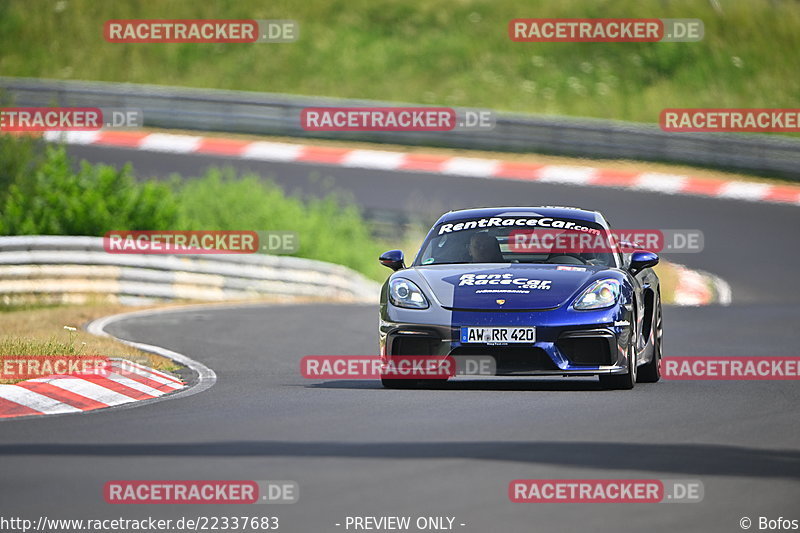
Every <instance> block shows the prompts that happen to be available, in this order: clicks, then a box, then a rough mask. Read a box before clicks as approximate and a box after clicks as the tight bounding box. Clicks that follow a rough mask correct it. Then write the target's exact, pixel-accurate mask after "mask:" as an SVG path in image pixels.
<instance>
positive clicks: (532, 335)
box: [461, 326, 536, 344]
mask: <svg viewBox="0 0 800 533" xmlns="http://www.w3.org/2000/svg"><path fill="white" fill-rule="evenodd" d="M461 342H462V343H470V344H475V343H477V344H512V343H515V344H519V343H523V344H533V343H534V342H536V328H505V327H501V328H484V327H471V326H464V327H462V328H461Z"/></svg>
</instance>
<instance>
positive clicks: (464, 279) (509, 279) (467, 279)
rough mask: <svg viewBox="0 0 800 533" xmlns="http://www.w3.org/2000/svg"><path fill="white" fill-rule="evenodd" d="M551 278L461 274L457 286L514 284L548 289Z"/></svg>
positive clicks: (527, 287) (528, 287)
mask: <svg viewBox="0 0 800 533" xmlns="http://www.w3.org/2000/svg"><path fill="white" fill-rule="evenodd" d="M551 283H552V281H551V280H547V279H530V278H515V277H514V275H513V274H462V275H461V277H460V278H459V280H458V286H459V287H463V286H465V285H470V286H483V285H514V286H516V287H517V288H521V289H540V290H549V289H550V284H551Z"/></svg>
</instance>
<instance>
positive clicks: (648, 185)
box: [44, 130, 800, 205]
mask: <svg viewBox="0 0 800 533" xmlns="http://www.w3.org/2000/svg"><path fill="white" fill-rule="evenodd" d="M44 138H45V139H47V140H49V141H61V142H65V143H67V144H83V145H99V146H116V147H124V148H130V149H138V150H146V151H153V152H172V153H178V154H204V155H219V156H225V157H238V158H241V159H252V160H262V161H280V162H298V163H316V164H326V165H336V166H341V167H351V168H369V169H378V170H394V171H406V172H426V173H431V174H441V175H453V176H467V177H474V178H497V179H509V180H522V181H535V182H541V183H558V184H564V185H578V186H591V187H615V188H621V189H630V190H638V191H647V192H657V193H663V194H682V195H690V196H703V197H712V198H724V199H736V200H747V201H752V202H771V203H778V204H791V205H800V185H773V184H769V183H761V182H755V181H742V180H724V179H713V178H699V177H693V176H688V175H683V174H666V173H660V172H636V171H626V170H619V169H607V168H605V169H604V168H595V167H589V166H568V165H543V164H536V163H526V162H518V161H506V160H502V159H480V158H473V157H451V156H445V155H436V154H423V153H407V152H390V151H380V150H360V149H359V150H354V149H350V148H336V147H331V146H314V145H306V144H292V143H279V142H263V141H248V140H242V139H226V138H221V137H200V136H194V135H174V134H168V133H146V132H138V131H120V130H116V131H114V130H100V131H71V132H56V131H52V132H46V133H45V134H44Z"/></svg>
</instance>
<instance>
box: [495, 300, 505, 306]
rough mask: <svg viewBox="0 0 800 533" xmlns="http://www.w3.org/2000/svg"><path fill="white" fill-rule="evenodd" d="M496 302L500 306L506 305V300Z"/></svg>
mask: <svg viewBox="0 0 800 533" xmlns="http://www.w3.org/2000/svg"><path fill="white" fill-rule="evenodd" d="M495 302H497V304H498V305H503V304H504V303H506V301H505V300H495Z"/></svg>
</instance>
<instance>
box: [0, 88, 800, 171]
mask: <svg viewBox="0 0 800 533" xmlns="http://www.w3.org/2000/svg"><path fill="white" fill-rule="evenodd" d="M0 89H4V90H5V92H6V93H7V94H8V95H9V96H10V97H11V100H12V102H13V105H17V106H48V105H59V106H95V107H127V108H135V109H141V110H142V111H143V113H144V122H145V126H148V127H157V128H169V129H188V130H202V131H223V132H232V133H251V134H260V135H279V136H289V137H316V138H332V139H345V140H355V141H368V142H384V143H395V144H408V145H431V146H445V147H454V148H465V149H480V150H499V151H511V152H536V153H546V154H557V155H565V156H574V157H592V158H608V159H637V160H644V161H666V162H673V163H682V164H689V165H698V166H706V167H715V168H722V169H727V170H735V171H743V172H751V173H758V174H765V175H771V176H776V177H783V178H789V179H795V180H800V140H798V139H795V138H791V137H779V136H772V135H755V134H725V133H707V134H703V133H668V132H664V131H662V130H661V129H660V128H658V127H657V126H654V125H647V124H638V123H632V122H619V121H610V120H594V119H572V118H564V117H549V116H538V115H514V114H505V113H500V114H498V115H497V123H496V126H495V128H494V130H492V131H490V132H487V131H450V132H337V133H324V132H307V131H305V130H303V129H302V128H301V126H300V111H301V110H302V109H303V108H305V107H320V106H348V107H356V106H368V105H370V106H375V105H384V106H386V105H398V103H397V102H394V103H386V102H375V101H365V100H344V99H333V98H309V97H301V96H290V95H281V94H269V93H256V92H243V91H221V90H209V89H188V88H177V87H165V86H158V85H137V84H125V83H103V82H82V81H56V80H42V79H30V78H8V77H0Z"/></svg>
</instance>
